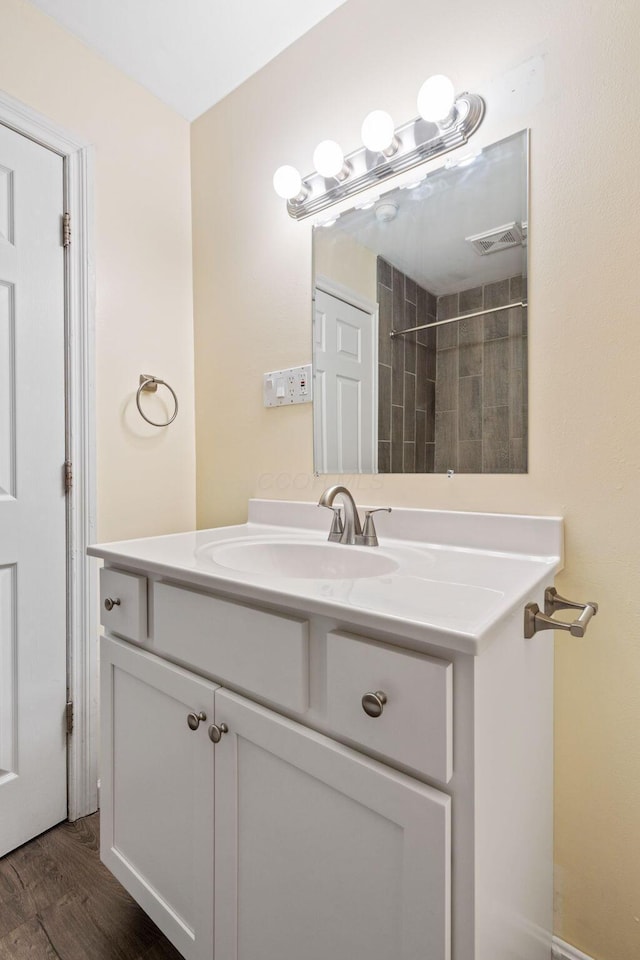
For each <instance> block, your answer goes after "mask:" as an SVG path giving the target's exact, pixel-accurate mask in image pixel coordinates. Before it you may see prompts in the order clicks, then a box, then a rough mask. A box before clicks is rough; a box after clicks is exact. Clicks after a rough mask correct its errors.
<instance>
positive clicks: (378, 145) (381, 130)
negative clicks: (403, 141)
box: [361, 110, 395, 153]
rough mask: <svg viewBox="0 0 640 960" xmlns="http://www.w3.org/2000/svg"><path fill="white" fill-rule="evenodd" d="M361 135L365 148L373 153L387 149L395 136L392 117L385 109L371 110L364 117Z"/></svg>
mask: <svg viewBox="0 0 640 960" xmlns="http://www.w3.org/2000/svg"><path fill="white" fill-rule="evenodd" d="M361 136H362V142H363V143H364V145H365V147H366V148H367V150H373V151H374V152H375V153H382V151H383V150H388V149H389V147H390V146H391V144H392V143H393V139H394V137H395V126H394V123H393V117H391V116H390V115H389V114H388V113H387V112H386V111H385V110H372V111H371V113H370V114H368V115H367V116H366V117H365V118H364V122H363V124H362V131H361Z"/></svg>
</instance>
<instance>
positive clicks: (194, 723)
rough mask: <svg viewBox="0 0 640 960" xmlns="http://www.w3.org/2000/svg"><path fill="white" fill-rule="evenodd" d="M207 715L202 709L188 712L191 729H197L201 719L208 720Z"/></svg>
mask: <svg viewBox="0 0 640 960" xmlns="http://www.w3.org/2000/svg"><path fill="white" fill-rule="evenodd" d="M206 719H207V715H206V713H204V712H203V711H202V710H201V711H200V713H188V714H187V723H188V725H189V730H197V729H198V727H199V726H200V721H201V720H206Z"/></svg>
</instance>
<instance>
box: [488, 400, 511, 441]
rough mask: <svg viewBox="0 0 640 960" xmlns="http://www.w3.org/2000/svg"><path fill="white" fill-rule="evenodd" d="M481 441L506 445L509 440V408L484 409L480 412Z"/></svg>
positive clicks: (505, 406)
mask: <svg viewBox="0 0 640 960" xmlns="http://www.w3.org/2000/svg"><path fill="white" fill-rule="evenodd" d="M482 440H483V441H484V442H485V443H486V442H488V441H496V442H499V443H506V442H507V441H508V440H509V407H508V406H507V405H506V404H505V405H504V406H501V407H484V409H483V411H482Z"/></svg>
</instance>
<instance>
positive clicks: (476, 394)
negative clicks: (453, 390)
mask: <svg viewBox="0 0 640 960" xmlns="http://www.w3.org/2000/svg"><path fill="white" fill-rule="evenodd" d="M459 384H460V389H459V404H460V405H459V409H458V436H459V439H460V440H482V379H481V378H480V377H465V378H464V379H463V380H460V381H459Z"/></svg>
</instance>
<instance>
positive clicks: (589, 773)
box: [192, 0, 640, 960]
mask: <svg viewBox="0 0 640 960" xmlns="http://www.w3.org/2000/svg"><path fill="white" fill-rule="evenodd" d="M639 30H640V19H639V13H638V5H637V0H616V2H615V3H614V2H612V0H593V2H591V3H589V4H585V3H584V2H583V0H537V2H527V3H523V2H520V0H494V2H493V3H491V4H478V3H473V2H471V0H452V2H450V3H448V4H440V5H439V6H438V7H437V11H436V10H435V8H434V6H433V4H425V3H424V2H422V0H399V2H398V3H396V4H395V5H394V6H393V7H390V6H389V4H388V3H387V2H386V0H349V3H347V4H345V6H344V7H343V8H341V9H340V10H339V11H337V12H336V13H334V14H333V15H332V16H331V17H329V18H328V19H327V20H326V21H324V22H323V23H321V24H320V25H319V26H318V27H316V28H315V29H314V30H313V31H312V32H311V33H310V34H308V35H307V36H305V37H304V38H302V39H301V40H300V41H298V42H297V43H296V44H294V45H293V46H292V47H291V48H289V49H288V50H286V51H285V52H284V53H283V54H282V55H281V56H280V57H278V58H277V59H276V60H275V61H274V62H272V63H271V64H269V65H268V66H267V67H265V68H264V69H263V70H262V71H261V72H260V73H258V74H257V75H256V76H255V77H253V78H252V79H250V80H249V81H248V82H247V83H245V84H244V85H243V86H242V87H241V88H239V89H238V90H237V91H235V92H234V93H233V94H231V95H230V96H229V97H228V98H227V99H226V100H224V101H223V102H222V103H220V104H219V105H217V106H216V107H215V108H213V109H212V110H211V111H209V112H208V113H207V114H205V115H204V116H203V117H202V118H200V119H199V120H198V121H196V123H195V124H194V126H193V130H192V171H193V199H194V210H193V214H194V257H195V301H196V384H197V387H196V396H197V404H196V405H197V439H198V507H199V512H198V518H199V525H200V526H208V525H212V524H219V523H223V522H229V521H239V520H242V519H243V518H244V516H245V513H246V505H247V498H248V497H251V496H255V495H262V496H268V497H285V498H296V499H312V498H315V497H316V496H317V495H318V493H319V492H320V491H321V490H322V488H323V487H324V486H325V485H327V483H328V482H329V480H328V478H320V479H319V480H317V481H314V479H313V476H312V470H313V465H312V431H311V409H310V407H306V406H297V407H292V408H284V409H273V410H265V409H263V407H262V406H261V375H262V372H263V371H265V370H270V369H274V368H276V369H278V368H281V367H283V366H286V365H288V364H298V363H303V362H304V361H308V360H309V359H310V286H311V228H310V224H309V223H308V222H304V223H295V222H294V221H292V220H290V219H289V218H288V217H287V214H286V211H285V205H284V203H283V202H282V201H280V200H279V199H278V198H277V197H276V195H275V193H274V192H273V189H272V187H271V176H272V173H273V170H274V169H275V168H276V167H277V166H278V165H279V164H280V163H285V162H290V163H294V164H297V165H298V166H299V167H300V168H301V169H302V171H303V172H308V171H309V170H310V169H311V168H312V162H311V156H312V152H313V149H314V146H315V144H316V143H317V142H318V141H319V140H320V139H322V138H324V137H327V136H330V137H335V138H336V139H337V140H339V141H340V142H341V143H342V144H343V145H344V146H345V148H346V149H347V150H350V149H353V148H354V147H355V146H357V144H358V136H359V127H360V123H361V120H362V117H363V116H364V115H365V114H366V113H367V112H368V111H369V110H370V109H373V108H374V107H381V108H383V109H387V110H389V111H390V112H391V113H392V114H393V115H394V116H395V117H396V120H397V122H402V121H405V120H407V119H408V118H410V117H412V116H414V115H415V94H416V91H417V89H418V87H419V84H420V83H421V81H422V80H423V79H424V78H425V77H426V76H427V75H429V74H430V73H436V72H441V71H442V72H446V73H449V74H450V75H451V76H452V77H453V79H454V81H455V85H456V88H457V89H458V90H462V89H470V90H475V91H478V92H481V93H483V94H484V95H485V96H486V97H487V103H488V111H487V116H486V119H485V121H484V124H483V127H482V128H481V130H480V132H479V134H478V137H477V142H484V143H487V142H490V141H492V140H496V139H498V138H500V137H502V136H505V135H507V134H509V133H512V132H514V131H516V130H518V129H521V128H522V127H525V126H529V127H531V130H532V180H531V199H532V205H531V217H530V222H531V247H530V270H531V286H530V301H531V310H530V324H531V327H530V329H531V336H530V384H531V385H530V410H531V415H530V428H531V429H530V433H531V442H530V472H529V474H528V475H524V476H457V477H455V478H454V479H453V480H448V479H447V478H446V477H444V476H385V477H376V478H360V480H359V481H358V480H356V481H355V482H354V484H353V486H354V487H355V488H356V493H357V497H358V499H359V501H360V502H361V503H362V502H368V503H379V504H387V503H390V504H411V505H416V506H423V507H444V508H453V509H461V510H495V511H516V512H527V513H534V514H535V513H537V514H545V513H550V514H562V515H563V516H564V517H565V518H566V530H567V544H566V545H567V555H566V570H565V572H564V573H563V574H562V576H561V577H560V578H559V580H558V586H559V588H560V589H561V591H566V592H567V593H568V594H569V595H571V596H574V595H575V596H576V597H579V598H586V599H589V598H592V599H596V600H599V601H600V603H601V613H600V615H599V616H598V618H597V619H596V620H595V621H594V622H593V625H592V627H591V628H590V631H589V635H588V637H587V638H585V640H583V641H577V640H574V639H566V638H565V637H560V636H559V637H558V639H557V641H556V650H557V658H556V660H557V712H556V725H557V749H556V758H557V777H556V784H557V803H556V810H557V820H556V827H557V834H556V856H557V919H556V933H557V934H558V935H560V936H562V937H564V938H566V939H568V940H569V941H571V942H573V943H574V944H575V945H576V946H578V947H579V948H581V949H582V950H584V951H586V952H587V953H590V954H592V955H593V956H594V957H596V958H599V960H637V958H638V956H640V920H639V917H640V903H639V902H638V898H639V896H640V747H639V744H640V737H639V736H638V731H639V730H640V669H639V662H640V661H639V658H638V650H639V644H638V641H639V640H640V629H639V627H640V622H639V621H640V602H639V600H638V591H639V589H640V577H639V573H640V569H639V568H640V514H639V511H638V507H637V503H638V490H639V482H640V418H639V416H638V409H639V404H640V377H639V374H638V367H639V361H640V322H639V320H638V316H639V307H640V303H639V296H638V285H637V283H636V281H635V279H634V278H635V277H636V276H637V260H638V255H639V251H640V216H639V210H638V205H639V201H638V198H639V196H640V193H639V190H638V156H640V125H639V124H638V122H637V117H638V89H637V82H636V77H637V62H638V55H639V53H640V50H639V48H638V36H639ZM536 56H539V57H541V58H542V62H543V64H544V74H545V85H544V91H543V93H542V95H541V96H539V95H538V94H537V93H536V86H535V83H534V84H533V85H529V86H528V87H527V86H525V87H524V88H523V87H522V84H521V83H517V82H516V83H512V82H511V80H512V79H513V76H514V75H511V76H509V72H510V71H512V70H513V69H514V68H516V67H517V66H518V65H519V64H521V63H523V62H524V61H525V60H527V59H528V58H531V57H536ZM514 89H515V92H512V91H513V90H514ZM549 642H552V639H551V637H550V638H549ZM505 722H508V717H506V718H505Z"/></svg>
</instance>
